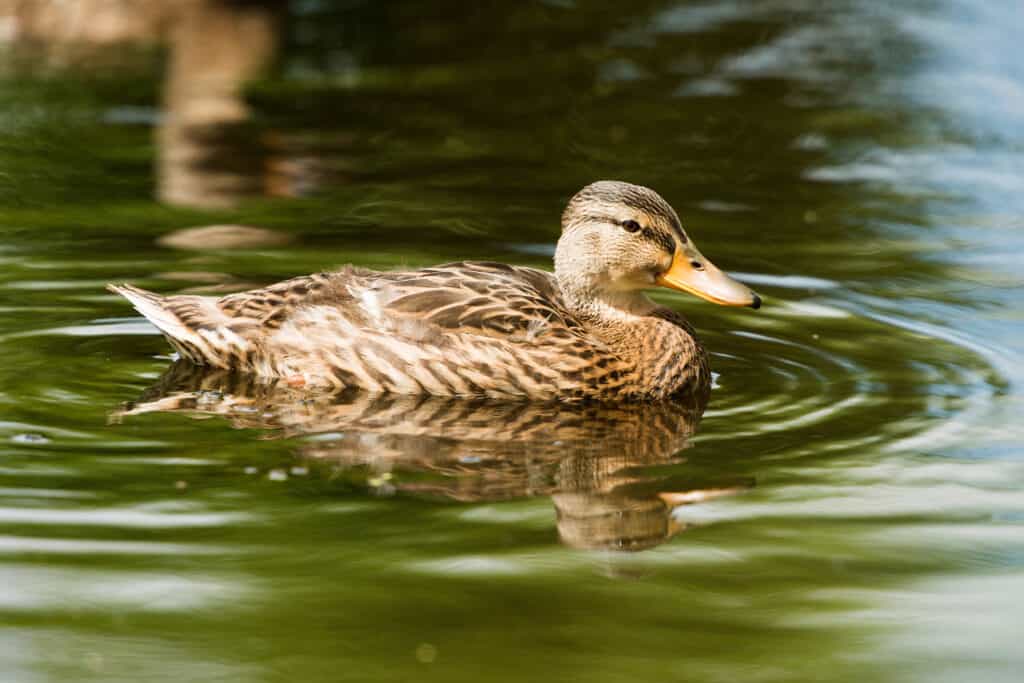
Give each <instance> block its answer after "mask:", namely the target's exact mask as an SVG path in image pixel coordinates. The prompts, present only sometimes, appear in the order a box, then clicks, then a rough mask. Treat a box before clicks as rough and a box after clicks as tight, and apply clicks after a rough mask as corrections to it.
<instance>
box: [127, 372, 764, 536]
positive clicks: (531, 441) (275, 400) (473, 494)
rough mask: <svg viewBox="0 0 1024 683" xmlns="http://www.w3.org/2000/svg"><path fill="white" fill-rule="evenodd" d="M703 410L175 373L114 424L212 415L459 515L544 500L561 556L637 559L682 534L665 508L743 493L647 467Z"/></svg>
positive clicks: (682, 441)
mask: <svg viewBox="0 0 1024 683" xmlns="http://www.w3.org/2000/svg"><path fill="white" fill-rule="evenodd" d="M703 409H704V406H703V404H702V403H701V402H700V401H699V400H696V399H695V400H693V401H689V402H677V403H672V404H667V403H658V404H655V403H646V404H636V405H614V406H613V405H601V404H592V403H591V404H577V405H573V404H536V403H525V402H520V403H507V402H495V401H488V400H470V399H452V398H437V397H426V396H416V397H410V396H397V395H390V394H377V395H373V394H367V393H363V392H355V391H352V392H342V393H333V394H314V395H311V394H309V392H308V391H299V390H296V389H292V388H290V387H287V386H284V385H282V384H280V383H279V384H277V385H269V384H264V383H258V382H256V381H254V380H253V379H252V378H249V377H246V376H243V375H238V374H233V373H229V372H226V371H211V370H209V369H202V368H197V367H196V366H193V365H190V364H187V363H177V364H175V365H173V366H172V367H171V368H170V369H169V370H168V372H167V373H166V374H165V375H164V376H163V377H162V378H161V379H160V380H159V381H158V382H157V384H155V385H154V386H153V387H151V388H150V389H149V390H147V391H146V393H145V394H143V396H142V397H140V399H139V400H138V401H137V402H135V403H132V404H129V405H128V406H126V407H125V409H124V410H122V411H119V412H118V416H120V417H124V416H128V415H135V414H140V413H147V412H182V413H187V414H190V415H193V416H209V415H220V416H223V417H225V418H227V419H228V420H230V421H231V423H232V424H233V425H234V426H236V427H240V428H254V429H263V430H268V431H267V436H268V437H270V438H296V437H308V438H303V439H302V440H301V446H299V455H300V457H302V458H303V459H304V460H305V461H306V463H307V464H308V465H309V466H311V467H326V468H341V469H343V470H351V469H358V468H362V469H364V470H367V471H368V472H369V475H368V476H367V478H366V481H367V482H368V485H370V486H376V487H381V488H384V489H385V490H388V491H394V492H397V493H402V494H406V495H417V496H424V497H431V498H444V499H450V500H457V501H466V502H481V501H500V500H509V499H516V498H524V497H531V496H550V497H551V500H552V501H553V502H554V505H555V508H556V510H557V519H558V533H559V536H560V538H561V539H562V541H563V542H564V543H566V544H567V545H570V546H573V547H577V548H593V549H596V548H606V549H616V550H643V549H645V548H651V547H653V546H656V545H658V544H660V543H663V542H664V541H666V540H668V539H669V538H671V537H672V536H673V535H675V534H676V533H678V532H679V531H681V530H682V529H683V528H684V525H683V524H681V523H679V522H678V521H676V520H675V519H674V517H673V515H672V511H673V509H675V508H676V507H678V506H680V505H687V504H692V503H698V502H702V501H705V500H708V499H709V498H714V497H718V496H722V495H729V494H732V493H736V492H738V491H740V490H742V489H744V488H747V487H748V486H749V483H746V482H743V483H737V482H735V481H733V482H727V483H724V484H723V483H722V482H701V483H699V484H696V485H695V484H693V483H690V484H687V485H685V486H679V485H678V482H679V477H678V472H677V473H676V476H675V477H669V476H666V470H665V468H661V469H660V473H659V469H658V468H656V467H655V466H664V465H670V464H676V463H681V462H683V461H684V458H683V457H682V456H681V451H683V450H685V449H686V448H687V445H688V444H687V442H688V439H689V437H690V436H691V435H692V434H693V433H694V431H695V429H696V427H697V424H698V422H699V420H700V417H701V414H702V413H703ZM652 468H653V469H652ZM424 475H435V476H424Z"/></svg>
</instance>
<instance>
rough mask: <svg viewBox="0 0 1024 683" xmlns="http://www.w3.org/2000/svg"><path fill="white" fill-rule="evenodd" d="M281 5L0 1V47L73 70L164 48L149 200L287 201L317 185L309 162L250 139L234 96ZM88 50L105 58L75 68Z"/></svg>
mask: <svg viewBox="0 0 1024 683" xmlns="http://www.w3.org/2000/svg"><path fill="white" fill-rule="evenodd" d="M286 4H287V3H284V2H277V1H274V0H263V1H259V0H174V1H173V2H172V1H170V0H74V1H73V2H68V1H66V0H0V42H7V43H11V44H19V45H24V46H29V47H31V48H33V52H34V53H38V54H37V56H39V54H41V55H44V56H45V62H46V65H47V66H48V67H50V68H72V67H73V68H76V69H85V68H90V65H92V66H93V67H99V66H100V65H102V64H107V65H108V66H109V65H110V61H111V60H110V58H111V57H114V58H116V56H117V55H118V54H120V51H119V48H123V47H125V46H132V45H134V46H139V45H143V46H145V45H161V44H162V45H166V46H167V48H168V53H169V58H168V60H167V66H166V71H165V73H164V74H163V98H162V99H163V102H162V112H161V116H160V119H159V120H160V123H159V126H158V129H157V133H156V137H157V146H158V150H159V153H158V159H157V167H156V175H157V197H158V199H160V201H162V202H165V203H167V204H174V205H179V206H189V207H197V208H206V209H218V208H230V207H233V206H236V205H237V204H238V203H239V202H240V201H242V200H244V199H246V198H249V197H256V196H263V195H271V196H289V197H291V196H296V195H300V194H306V193H308V192H310V191H312V190H314V189H315V188H316V187H318V186H319V178H320V167H321V163H320V161H319V159H317V158H316V157H314V156H312V155H310V154H309V153H308V152H307V151H302V150H300V149H296V148H295V146H294V145H292V144H291V142H290V141H289V140H287V139H284V136H281V135H279V134H275V133H273V132H272V131H261V130H257V129H256V128H255V126H254V125H253V124H252V122H251V118H252V117H251V111H250V109H249V106H248V105H247V103H246V101H245V99H244V97H243V88H244V86H245V84H246V83H247V82H249V81H251V80H252V79H254V78H256V77H257V76H259V75H260V73H261V72H263V71H264V70H265V69H266V68H267V67H268V66H269V65H270V64H271V63H272V62H273V60H274V58H275V57H276V55H277V52H278V47H279V41H280V35H281V25H282V21H283V14H284V9H285V8H286ZM90 50H91V51H92V52H91V56H92V57H97V56H98V53H96V50H104V51H105V53H104V54H103V56H104V57H105V58H106V59H100V60H86V59H83V57H84V56H85V55H87V54H90ZM130 54H131V53H130V52H124V59H131V57H130ZM114 62H115V63H114V66H116V59H115V60H114Z"/></svg>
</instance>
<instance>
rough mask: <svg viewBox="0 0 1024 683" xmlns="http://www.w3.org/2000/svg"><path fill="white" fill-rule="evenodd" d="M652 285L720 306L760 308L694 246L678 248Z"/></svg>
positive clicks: (758, 300) (745, 289)
mask: <svg viewBox="0 0 1024 683" xmlns="http://www.w3.org/2000/svg"><path fill="white" fill-rule="evenodd" d="M655 282H657V283H658V284H659V285H661V286H662V287H668V288H669V289H677V290H679V291H680V292H689V293H690V294H693V295H694V296H699V297H700V298H702V299H707V300H708V301H710V302H712V303H716V304H721V305H722V306H750V307H751V308H760V307H761V297H759V296H758V295H757V294H754V292H753V291H751V289H750V288H749V287H747V286H746V285H744V284H742V283H740V282H737V281H736V280H733V279H732V278H731V277H729V276H728V275H726V274H725V273H723V272H722V271H720V270H719V269H718V268H716V267H715V264H713V263H711V261H708V260H707V259H706V258H704V256H702V255H701V253H700V252H699V251H697V250H696V249H695V248H693V247H689V248H687V249H680V248H677V249H676V253H675V256H673V258H672V265H671V266H669V269H668V270H666V271H665V272H664V273H662V274H661V275H659V276H658V277H657V278H656V279H655Z"/></svg>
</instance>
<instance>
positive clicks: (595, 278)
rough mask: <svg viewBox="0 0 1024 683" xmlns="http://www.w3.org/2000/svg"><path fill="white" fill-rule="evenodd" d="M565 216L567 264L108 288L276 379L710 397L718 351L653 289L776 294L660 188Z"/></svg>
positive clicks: (215, 360) (627, 397)
mask: <svg viewBox="0 0 1024 683" xmlns="http://www.w3.org/2000/svg"><path fill="white" fill-rule="evenodd" d="M561 223H562V232H561V236H560V237H559V239H558V243H557V245H556V248H555V254H554V272H549V271H545V270H540V269H536V268H529V267H525V266H519V265H510V264H506V263H496V262H485V261H462V262H458V263H448V264H444V265H438V266H432V267H427V268H421V269H416V270H399V271H384V272H382V271H374V270H368V269H365V268H359V267H355V266H351V265H349V266H344V267H342V268H340V269H337V270H333V271H329V272H320V273H314V274H311V275H305V276H301V277H296V278H292V279H289V280H285V281H283V282H278V283H276V284H272V285H269V286H266V287H262V288H259V289H253V290H249V291H244V292H238V293H234V294H229V295H227V296H222V297H213V296H201V295H170V296H162V295H159V294H156V293H153V292H150V291H147V290H144V289H141V288H138V287H135V286H133V285H130V284H110V285H108V286H107V288H108V289H109V290H110V291H111V292H114V293H116V294H119V295H121V296H123V297H125V298H126V299H127V300H128V301H129V302H130V303H131V304H132V305H133V306H134V307H135V309H136V310H137V311H138V312H139V313H140V314H142V315H143V316H144V317H145V318H146V319H147V320H149V322H151V323H152V324H153V325H154V326H156V328H157V329H158V330H159V331H160V332H161V333H162V334H163V335H164V336H165V337H166V338H167V340H168V342H169V343H170V345H171V346H172V347H173V348H174V350H175V351H176V352H177V354H178V356H179V357H180V359H182V360H185V361H188V362H191V363H194V364H197V365H205V366H210V367H213V368H220V369H225V370H231V371H234V372H241V373H247V374H251V375H253V376H255V377H256V378H258V379H259V380H260V381H266V382H269V383H274V382H284V383H285V384H287V385H288V386H291V387H298V388H303V389H309V390H313V389H324V390H349V389H352V390H363V391H367V392H371V393H396V394H406V395H409V394H412V395H432V396H452V397H484V398H494V399H521V400H530V401H586V400H597V401H610V402H619V401H623V402H630V401H658V400H673V399H677V398H680V397H683V396H698V397H700V396H703V397H705V398H706V396H707V395H708V393H709V391H710V387H711V372H710V367H709V361H708V353H707V351H706V349H705V348H704V346H703V345H702V344H701V342H700V341H699V339H698V337H697V334H696V332H695V330H694V328H693V326H692V325H691V324H690V323H689V322H688V321H687V320H686V318H685V317H684V316H683V315H682V314H680V313H679V312H677V311H675V310H673V309H671V308H668V307H665V306H662V305H659V304H657V303H655V302H654V301H652V300H651V299H650V298H649V297H648V296H647V294H646V292H647V290H650V289H652V288H655V287H665V288H668V289H673V290H678V291H682V292H687V293H690V294H693V295H696V296H698V297H700V298H703V299H705V300H708V301H710V302H713V303H716V304H719V305H724V306H747V307H750V308H754V309H757V308H759V307H760V306H761V298H760V297H759V296H758V295H757V294H755V293H754V292H753V291H752V290H751V289H749V288H748V287H747V286H746V285H744V284H742V283H741V282H739V281H737V280H735V279H733V278H732V277H730V276H729V275H727V274H726V273H725V272H723V271H722V270H720V269H718V268H717V267H716V266H715V265H714V264H712V263H711V261H709V260H708V259H707V258H705V257H704V255H703V254H701V253H700V251H699V250H698V249H697V247H696V245H695V244H694V242H693V240H692V239H691V238H690V236H689V235H688V234H687V233H686V231H685V230H684V229H683V227H682V224H681V222H680V220H679V217H678V215H677V214H676V212H675V210H674V209H673V208H672V206H671V205H670V204H669V203H668V202H667V201H665V200H664V199H663V198H662V197H661V196H660V195H659V194H658V193H657V192H655V191H654V190H652V189H650V188H647V187H643V186H640V185H634V184H631V183H627V182H622V181H612V180H602V181H598V182H594V183H591V184H589V185H587V186H586V187H584V188H583V189H582V190H580V191H579V192H577V193H576V194H575V195H573V196H572V198H571V199H570V200H569V202H568V204H567V205H566V207H565V210H564V211H563V213H562V221H561Z"/></svg>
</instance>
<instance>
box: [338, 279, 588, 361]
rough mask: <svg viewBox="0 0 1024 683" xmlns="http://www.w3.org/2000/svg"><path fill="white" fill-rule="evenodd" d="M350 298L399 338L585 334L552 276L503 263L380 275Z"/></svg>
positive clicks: (525, 338) (533, 338)
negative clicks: (403, 335) (433, 334)
mask: <svg viewBox="0 0 1024 683" xmlns="http://www.w3.org/2000/svg"><path fill="white" fill-rule="evenodd" d="M353 293H354V294H356V298H357V299H358V302H359V305H360V306H361V308H362V309H363V311H364V312H365V314H366V315H367V316H368V317H369V318H371V319H375V320H374V322H376V323H377V324H378V325H383V326H390V327H392V328H393V329H394V331H396V332H398V333H399V334H400V333H401V332H402V331H403V330H406V331H410V332H411V333H413V334H414V335H415V334H417V333H418V334H429V333H430V331H431V330H433V331H434V332H436V333H439V334H445V335H476V336H485V337H495V338H498V339H502V340H505V341H508V342H511V343H516V342H528V343H531V342H532V343H536V342H537V341H539V340H540V339H541V338H542V337H544V336H547V335H552V334H553V335H555V336H563V337H565V336H576V335H577V334H580V333H582V330H583V328H582V326H581V325H580V323H579V322H578V321H577V320H576V318H575V317H574V316H573V315H572V314H571V313H569V312H568V311H567V310H566V308H565V304H564V302H563V300H562V295H561V293H560V291H559V289H558V286H557V283H556V282H555V279H554V276H553V275H552V274H551V273H547V272H544V271H542V270H536V269H534V268H525V267H521V266H510V265H507V264H504V263H490V262H480V261H475V262H474V261H464V262H459V263H449V264H446V265H442V266H436V267H433V268H424V269H422V270H416V271H409V272H398V273H379V274H376V277H374V278H368V279H364V280H363V282H362V287H361V288H359V289H355V288H353ZM417 327H419V328H421V329H419V330H417V329H416V328H417Z"/></svg>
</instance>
